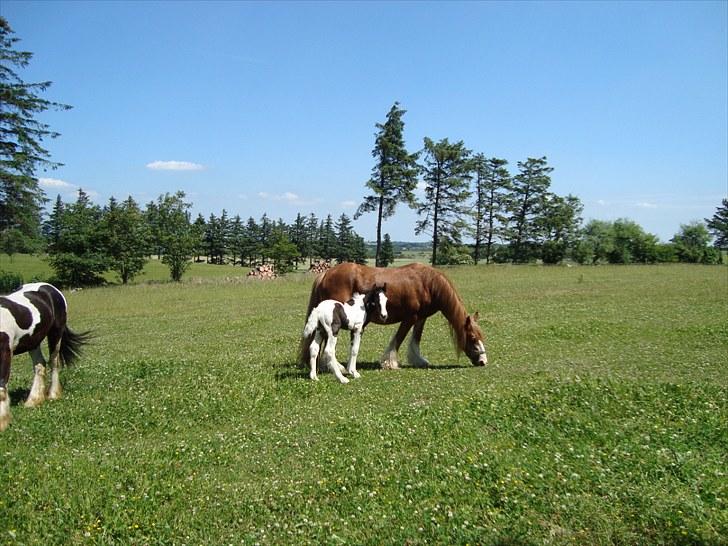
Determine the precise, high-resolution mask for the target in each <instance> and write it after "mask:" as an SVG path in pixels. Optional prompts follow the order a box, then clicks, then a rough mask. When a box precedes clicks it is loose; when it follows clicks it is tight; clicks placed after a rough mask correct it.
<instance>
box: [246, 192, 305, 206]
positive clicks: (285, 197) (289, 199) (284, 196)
mask: <svg viewBox="0 0 728 546" xmlns="http://www.w3.org/2000/svg"><path fill="white" fill-rule="evenodd" d="M258 197H260V198H261V199H265V200H266V201H284V202H286V203H296V204H299V205H302V204H308V203H311V201H307V200H305V199H303V198H302V197H301V196H300V195H298V194H297V193H293V192H291V191H285V192H283V193H268V192H266V191H259V192H258Z"/></svg>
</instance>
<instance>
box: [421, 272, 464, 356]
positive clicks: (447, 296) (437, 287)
mask: <svg viewBox="0 0 728 546" xmlns="http://www.w3.org/2000/svg"><path fill="white" fill-rule="evenodd" d="M431 271H432V274H431V275H430V277H431V278H430V292H431V293H432V298H433V300H434V301H436V302H437V303H438V304H439V307H440V311H441V312H442V314H443V315H445V318H447V322H448V324H449V325H450V335H451V336H452V340H453V343H454V344H455V349H456V350H457V352H458V353H460V352H462V351H463V350H464V349H465V342H466V332H465V318H466V317H467V315H468V313H467V312H466V310H465V306H464V305H463V302H462V300H461V299H460V295H459V294H458V292H457V290H455V286H454V285H453V284H452V281H451V280H450V279H448V278H447V276H445V274H444V273H441V272H440V271H437V270H436V269H432V270H431Z"/></svg>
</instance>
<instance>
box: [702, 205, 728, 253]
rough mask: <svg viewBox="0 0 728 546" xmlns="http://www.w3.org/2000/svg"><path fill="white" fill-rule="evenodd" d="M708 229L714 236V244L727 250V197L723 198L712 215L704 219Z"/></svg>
mask: <svg viewBox="0 0 728 546" xmlns="http://www.w3.org/2000/svg"><path fill="white" fill-rule="evenodd" d="M705 223H706V225H707V226H708V230H709V231H710V233H711V235H712V236H713V237H715V242H714V243H713V244H714V246H716V247H717V248H720V249H722V250H728V199H723V201H721V204H720V206H719V207H718V208H717V210H716V211H715V214H713V217H712V218H710V219H708V218H706V219H705Z"/></svg>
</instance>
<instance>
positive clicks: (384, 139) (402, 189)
mask: <svg viewBox="0 0 728 546" xmlns="http://www.w3.org/2000/svg"><path fill="white" fill-rule="evenodd" d="M405 112H406V110H403V109H402V108H400V107H399V103H397V102H395V103H394V105H393V106H392V108H391V109H390V110H389V112H388V113H387V120H386V121H385V122H384V124H380V123H377V125H376V127H377V129H378V130H379V132H378V133H377V135H376V140H375V143H374V149H373V150H372V156H373V157H374V159H375V161H376V162H375V164H374V167H373V168H372V176H371V178H369V180H368V181H367V183H366V186H367V188H369V189H370V190H371V191H372V193H371V194H370V195H367V196H366V197H365V198H364V202H363V203H362V204H361V205H359V208H358V209H357V211H356V214H355V215H354V218H355V219H356V218H359V217H360V216H361V215H362V214H365V213H368V212H376V213H377V250H376V256H375V263H376V264H377V265H381V258H380V254H381V243H382V222H383V221H384V220H386V219H387V218H390V217H391V216H392V215H393V214H394V211H395V210H396V208H397V204H399V203H406V204H408V205H410V206H412V207H413V206H415V195H414V190H415V187H416V186H417V174H418V166H417V157H418V154H416V153H415V154H410V153H408V152H407V149H406V147H405V142H404V136H403V131H404V122H403V121H402V117H403V116H404V114H405Z"/></svg>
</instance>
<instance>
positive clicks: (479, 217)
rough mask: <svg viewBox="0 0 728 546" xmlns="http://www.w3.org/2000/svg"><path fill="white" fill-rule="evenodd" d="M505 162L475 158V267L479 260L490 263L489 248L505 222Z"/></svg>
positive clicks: (507, 188) (507, 176) (508, 183)
mask: <svg viewBox="0 0 728 546" xmlns="http://www.w3.org/2000/svg"><path fill="white" fill-rule="evenodd" d="M507 164H508V161H506V160H505V159H497V158H495V157H493V158H490V159H486V158H485V156H484V155H483V154H478V155H477V156H476V158H475V172H476V176H477V178H476V181H475V207H474V217H475V224H474V233H473V238H474V239H475V249H474V252H473V260H474V262H475V263H476V264H477V263H478V261H479V260H480V258H481V251H482V252H483V254H482V257H483V258H485V263H491V261H492V260H493V245H494V243H495V239H496V237H499V236H501V235H502V233H503V229H504V227H505V224H506V222H507V220H508V217H507V213H506V211H507V206H508V198H509V195H510V189H511V175H510V174H509V173H508V170H507V169H506V165H507Z"/></svg>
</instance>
